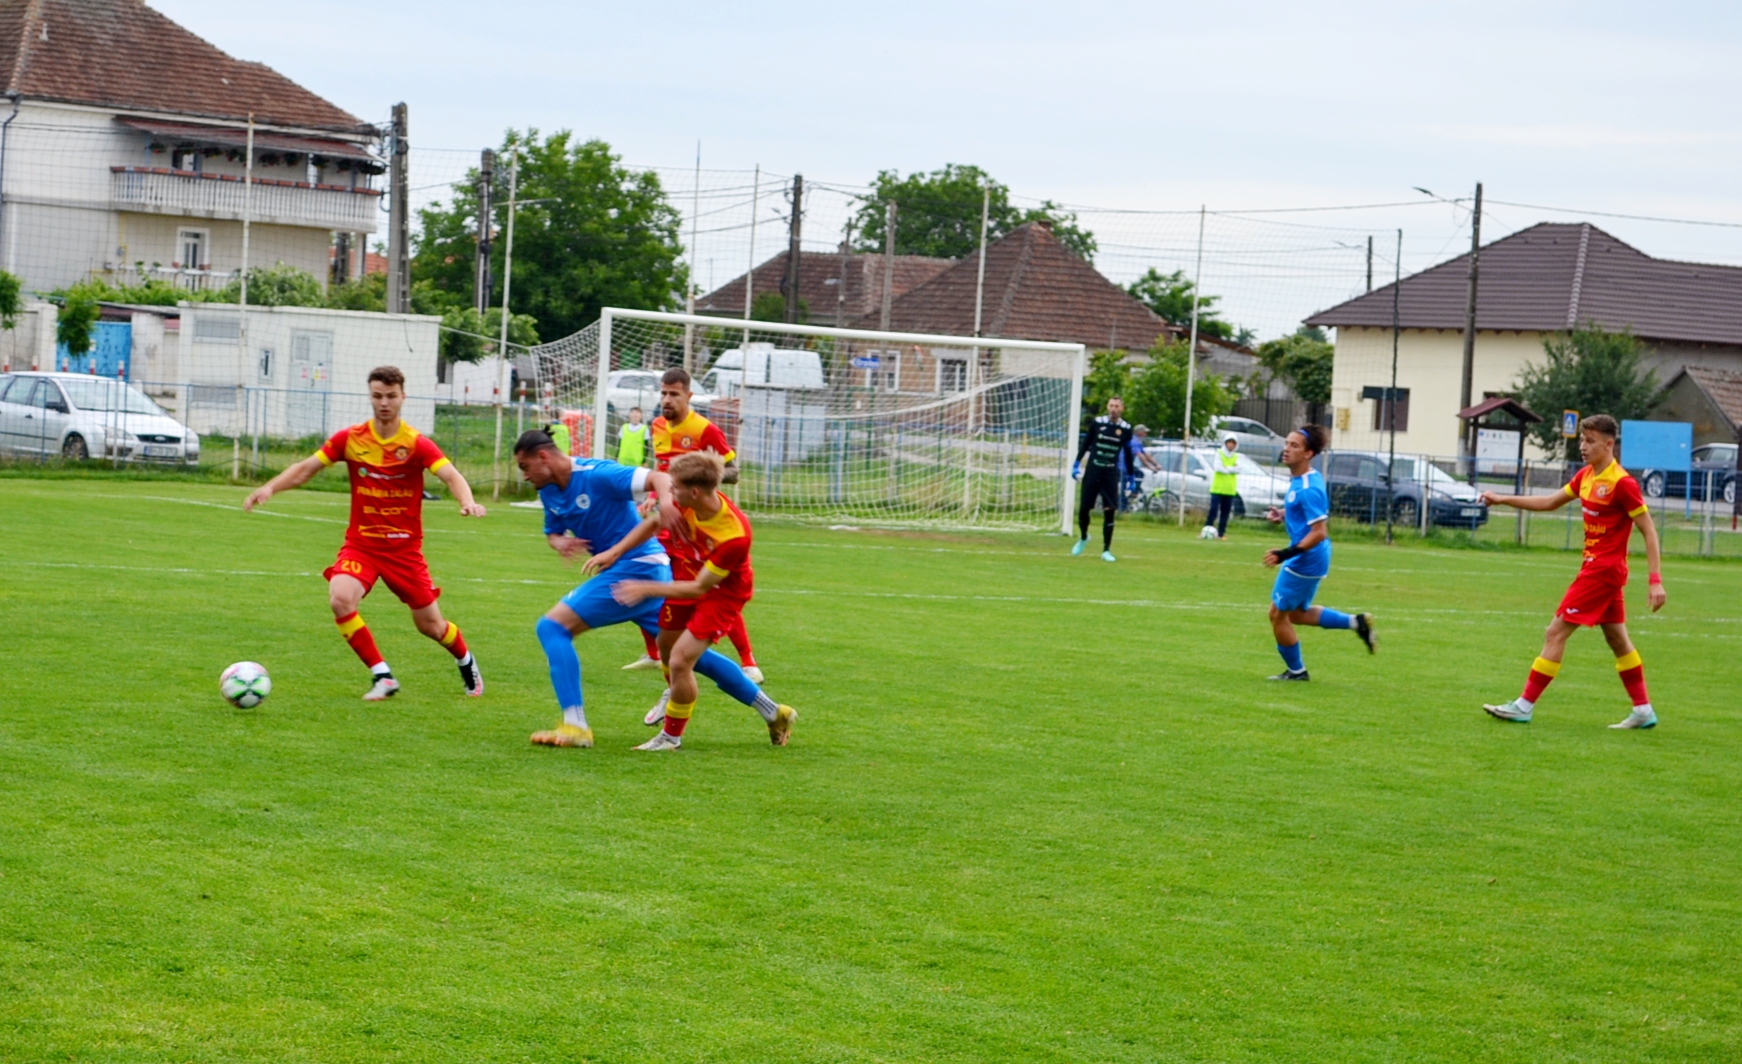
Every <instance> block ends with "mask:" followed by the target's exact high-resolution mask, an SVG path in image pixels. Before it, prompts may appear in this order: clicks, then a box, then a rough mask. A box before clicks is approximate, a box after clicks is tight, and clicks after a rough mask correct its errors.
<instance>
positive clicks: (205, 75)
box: [0, 0, 368, 134]
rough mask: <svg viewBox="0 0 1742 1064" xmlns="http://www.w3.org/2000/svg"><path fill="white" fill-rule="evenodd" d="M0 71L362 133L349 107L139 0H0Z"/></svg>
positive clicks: (218, 114) (101, 100)
mask: <svg viewBox="0 0 1742 1064" xmlns="http://www.w3.org/2000/svg"><path fill="white" fill-rule="evenodd" d="M0 76H4V77H6V89H7V91H9V92H16V93H19V94H21V95H22V96H24V97H25V98H27V99H37V100H54V101H58V102H64V103H79V104H91V105H95V106H99V107H115V108H118V109H127V110H136V111H148V112H158V113H167V114H182V115H197V116H201V117H207V118H222V119H229V120H232V121H245V120H246V119H247V117H248V114H249V112H253V113H254V120H255V121H256V122H259V123H261V124H264V125H271V126H284V127H291V128H300V129H320V130H330V131H333V132H342V133H351V134H357V133H363V132H367V131H368V128H367V126H365V124H364V123H363V122H362V120H361V119H359V118H358V117H357V116H356V115H353V114H351V113H349V112H347V111H345V110H343V109H341V108H339V107H335V106H334V105H333V104H331V103H328V102H327V101H326V100H323V99H321V98H320V97H319V96H316V95H315V94H314V93H312V92H310V91H308V90H307V89H305V88H303V87H302V86H300V85H298V84H296V83H295V82H294V81H291V80H290V79H289V78H287V77H285V76H284V75H282V74H280V73H278V72H277V71H275V70H273V69H272V68H270V67H268V66H266V65H264V64H262V63H249V62H244V61H242V60H240V59H236V58H233V57H231V56H229V55H227V54H225V53H224V52H222V51H220V50H219V49H218V48H216V47H214V46H213V45H211V44H209V43H208V42H206V41H204V40H202V39H200V38H199V37H197V36H195V35H194V34H192V33H189V32H188V31H187V30H185V29H183V28H182V27H181V26H178V25H177V24H176V23H174V22H172V21H170V20H169V19H168V18H166V17H164V16H163V15H161V14H159V13H158V12H156V11H154V10H152V9H151V8H149V7H147V6H145V4H143V3H141V2H140V0H0Z"/></svg>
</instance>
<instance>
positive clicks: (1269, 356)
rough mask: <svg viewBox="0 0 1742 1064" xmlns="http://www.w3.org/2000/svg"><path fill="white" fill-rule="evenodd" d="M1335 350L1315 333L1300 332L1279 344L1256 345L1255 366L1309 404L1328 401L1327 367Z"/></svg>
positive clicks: (1272, 342) (1329, 369) (1333, 358)
mask: <svg viewBox="0 0 1742 1064" xmlns="http://www.w3.org/2000/svg"><path fill="white" fill-rule="evenodd" d="M1335 355H1336V348H1335V347H1334V346H1332V344H1331V342H1330V341H1329V340H1326V339H1325V334H1324V333H1322V332H1320V331H1319V330H1317V329H1308V328H1302V329H1299V330H1297V331H1296V332H1295V333H1294V334H1293V335H1291V336H1285V337H1283V338H1282V339H1280V340H1267V341H1265V342H1264V343H1261V344H1259V345H1258V362H1259V364H1260V365H1262V366H1263V367H1264V369H1265V370H1266V371H1267V372H1269V374H1270V375H1271V377H1272V378H1273V379H1280V380H1282V381H1283V382H1284V383H1285V384H1287V385H1288V386H1289V387H1290V388H1292V389H1293V390H1294V394H1296V395H1298V396H1300V397H1301V398H1302V399H1305V400H1306V401H1307V402H1309V403H1317V404H1320V405H1323V404H1325V403H1328V402H1330V401H1331V366H1332V364H1333V362H1334V360H1335Z"/></svg>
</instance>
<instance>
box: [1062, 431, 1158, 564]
mask: <svg viewBox="0 0 1742 1064" xmlns="http://www.w3.org/2000/svg"><path fill="white" fill-rule="evenodd" d="M1131 443H1132V429H1131V424H1130V422H1128V421H1126V420H1125V400H1123V399H1121V398H1119V397H1118V396H1114V397H1113V398H1111V399H1109V400H1107V413H1106V414H1104V415H1102V416H1101V417H1098V418H1096V419H1095V420H1093V421H1091V422H1089V427H1088V429H1087V431H1085V432H1084V433H1083V443H1082V446H1081V447H1079V448H1077V463H1076V464H1077V475H1078V476H1080V477H1082V479H1083V494H1082V500H1081V501H1080V502H1078V503H1077V531H1078V532H1079V533H1081V535H1080V536H1079V537H1078V539H1077V542H1076V544H1075V545H1074V546H1072V547H1071V554H1072V555H1078V554H1081V553H1083V550H1084V549H1085V548H1087V547H1088V545H1089V511H1090V510H1093V509H1094V508H1095V499H1096V498H1097V497H1099V498H1100V500H1101V560H1102V561H1104V562H1110V561H1113V560H1115V559H1114V558H1113V518H1114V516H1115V515H1117V514H1118V512H1119V490H1120V483H1119V482H1120V479H1121V477H1120V470H1121V468H1122V466H1123V464H1124V462H1123V461H1122V459H1124V458H1125V457H1126V455H1127V452H1128V451H1129V450H1130V449H1131ZM1143 457H1144V458H1146V459H1147V458H1148V455H1144V456H1143Z"/></svg>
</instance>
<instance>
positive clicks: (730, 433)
mask: <svg viewBox="0 0 1742 1064" xmlns="http://www.w3.org/2000/svg"><path fill="white" fill-rule="evenodd" d="M526 361H527V362H528V363H530V365H529V366H527V368H528V369H530V370H531V375H532V377H533V380H534V382H535V383H536V386H537V391H538V397H537V402H538V403H539V405H540V412H541V415H542V416H543V417H545V418H548V419H551V420H561V421H564V422H566V423H567V424H568V425H569V427H570V431H571V447H572V449H573V450H574V452H575V453H576V454H595V455H598V454H602V455H604V456H606V457H615V455H616V453H617V438H618V431H619V429H620V428H621V426H622V425H623V423H624V422H625V420H626V419H628V417H629V415H630V411H631V410H632V409H633V408H636V407H639V408H640V409H641V410H642V412H643V414H644V416H645V418H646V420H648V421H651V420H652V419H653V418H654V417H655V416H657V415H658V413H659V378H660V374H661V373H662V372H663V371H665V370H666V369H668V368H670V367H672V366H684V367H686V368H688V369H689V371H690V373H691V375H692V377H693V378H694V381H695V384H694V392H695V395H696V399H695V407H696V408H697V409H698V410H699V411H700V412H701V413H703V414H704V415H705V416H707V417H708V419H709V420H711V421H713V422H714V423H715V424H716V425H718V426H719V427H720V428H721V430H722V431H723V432H724V433H725V434H726V438H727V439H728V440H729V441H731V443H732V446H733V448H734V449H735V450H736V452H737V456H738V457H737V463H738V467H739V470H740V479H739V483H738V486H737V488H736V491H735V494H734V499H735V501H737V502H738V504H739V505H741V506H744V507H745V508H746V509H750V510H755V511H762V512H773V513H783V514H792V515H795V516H803V517H811V518H818V519H851V520H856V521H866V522H874V523H880V524H881V523H892V524H937V525H954V526H963V525H966V526H977V527H1006V528H1029V529H1046V530H1050V529H1054V528H1062V527H1064V524H1065V515H1066V512H1067V510H1068V496H1069V493H1070V488H1071V478H1070V465H1071V459H1072V457H1073V454H1074V451H1075V441H1076V437H1077V430H1078V410H1079V408H1080V406H1081V401H1082V374H1083V368H1084V361H1085V357H1084V349H1083V347H1082V346H1081V345H1080V344H1063V343H1045V342H1039V341H1027V340H1007V339H994V338H987V337H981V338H979V339H975V338H973V337H965V336H932V335H925V334H919V333H884V332H867V331H863V330H856V329H834V328H823V327H816V326H806V325H787V324H784V323H776V322H762V321H737V320H734V319H723V318H712V317H704V316H693V315H684V314H668V313H657V312H650V311H630V310H619V309H614V308H607V309H606V310H605V311H604V312H603V314H602V315H601V317H600V319H599V321H597V322H595V323H594V324H592V325H589V326H588V327H587V328H586V329H584V330H582V331H581V332H579V333H576V334H574V335H573V336H569V337H567V338H565V339H562V340H559V341H556V342H554V343H549V344H544V345H541V346H539V347H535V348H532V349H531V350H530V351H529V352H528V355H527V359H526ZM524 372H525V370H523V373H524Z"/></svg>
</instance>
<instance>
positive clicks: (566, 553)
mask: <svg viewBox="0 0 1742 1064" xmlns="http://www.w3.org/2000/svg"><path fill="white" fill-rule="evenodd" d="M544 541H545V542H546V543H549V544H550V549H551V550H554V551H556V552H557V553H558V554H560V555H562V556H563V557H564V558H578V557H580V556H581V555H583V554H590V553H592V550H593V545H592V544H591V543H588V542H587V541H586V540H584V539H579V538H577V537H575V536H571V535H569V534H568V533H566V532H546V533H545V534H544Z"/></svg>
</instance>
